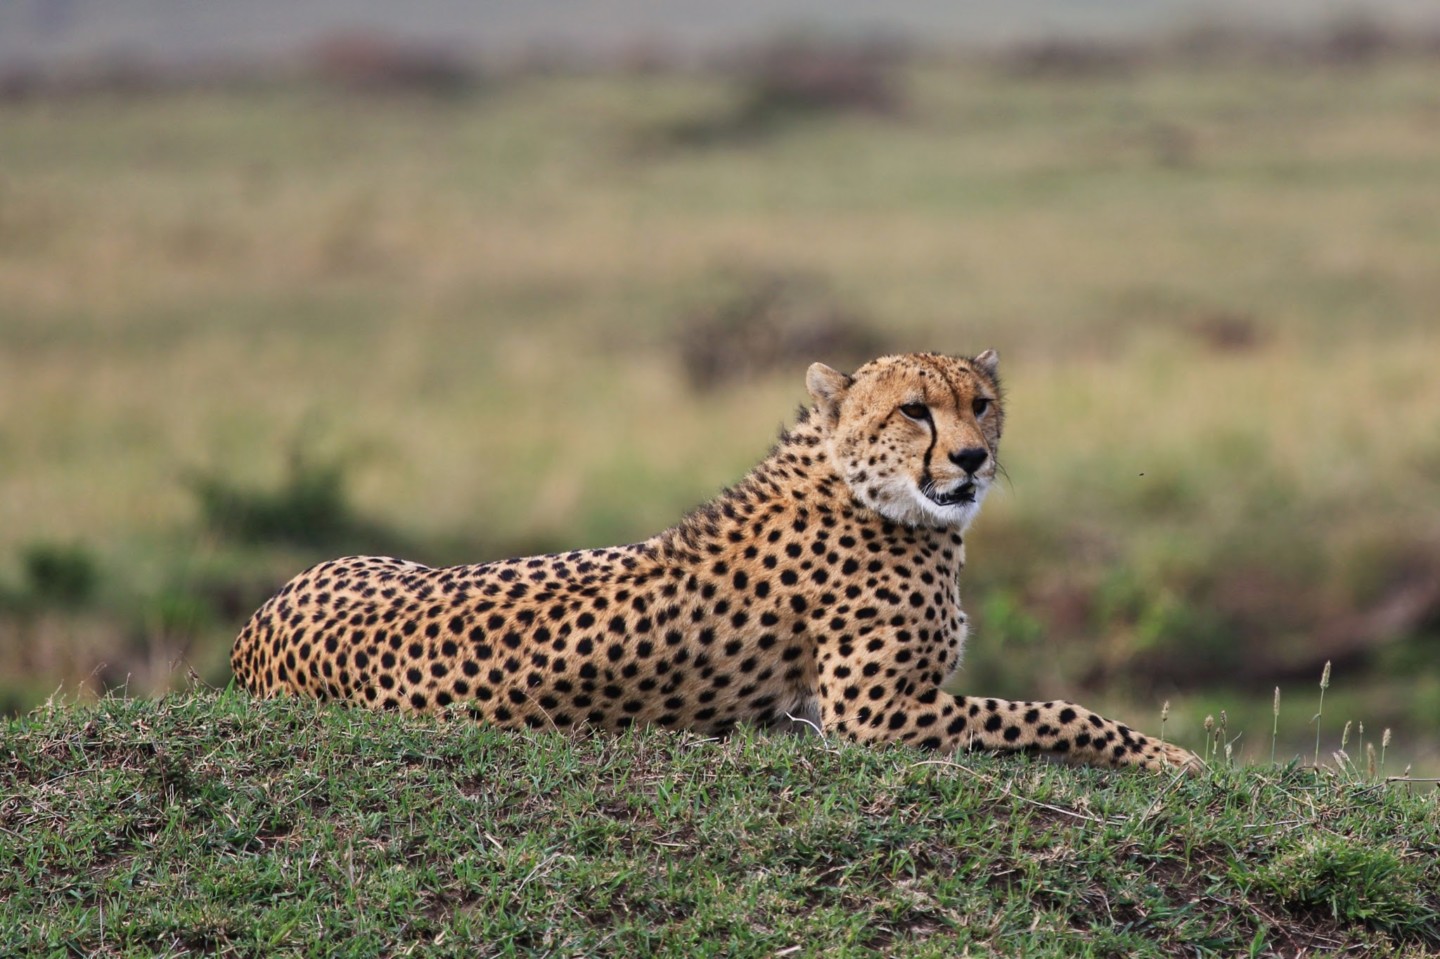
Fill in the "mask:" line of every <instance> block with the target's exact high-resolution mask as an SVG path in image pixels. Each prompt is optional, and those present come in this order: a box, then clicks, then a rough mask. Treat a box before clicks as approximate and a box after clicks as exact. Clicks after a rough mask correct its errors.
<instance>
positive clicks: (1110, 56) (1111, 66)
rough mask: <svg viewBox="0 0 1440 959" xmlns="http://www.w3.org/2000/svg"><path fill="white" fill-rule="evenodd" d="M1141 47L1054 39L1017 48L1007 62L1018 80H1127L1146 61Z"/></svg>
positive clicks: (1009, 55)
mask: <svg viewBox="0 0 1440 959" xmlns="http://www.w3.org/2000/svg"><path fill="white" fill-rule="evenodd" d="M1145 53H1146V51H1145V49H1144V48H1143V47H1141V46H1140V45H1137V44H1133V43H1131V44H1126V43H1113V42H1105V41H1100V40H1086V39H1070V38H1061V37H1054V38H1051V39H1048V40H1041V41H1039V42H1034V43H1021V44H1017V45H1016V46H1015V47H1014V48H1013V49H1011V50H1010V51H1008V52H1007V53H1006V54H1005V55H1004V58H1003V65H1004V67H1005V68H1006V69H1007V71H1008V72H1009V73H1011V74H1014V75H1015V76H1021V77H1036V78H1059V79H1068V80H1077V79H1094V78H1108V77H1116V76H1125V75H1127V74H1129V73H1130V72H1131V71H1133V70H1134V69H1135V68H1136V67H1139V66H1141V65H1142V63H1143V61H1144V59H1145Z"/></svg>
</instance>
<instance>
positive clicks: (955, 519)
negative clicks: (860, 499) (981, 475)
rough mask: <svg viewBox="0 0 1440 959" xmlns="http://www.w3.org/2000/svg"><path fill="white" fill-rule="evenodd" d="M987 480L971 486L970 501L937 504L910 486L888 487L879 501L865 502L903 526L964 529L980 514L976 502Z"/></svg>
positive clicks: (983, 496) (987, 484) (988, 486)
mask: <svg viewBox="0 0 1440 959" xmlns="http://www.w3.org/2000/svg"><path fill="white" fill-rule="evenodd" d="M989 489H990V484H989V483H977V484H976V485H975V501H974V502H973V503H955V504H954V505H951V506H941V505H940V504H939V503H937V502H935V501H934V500H932V499H931V498H930V497H928V496H926V495H925V494H924V493H922V492H920V490H919V489H918V488H917V487H915V486H911V485H908V484H907V485H905V486H903V487H901V488H899V489H891V490H887V491H886V492H887V493H888V494H889V495H887V496H886V497H885V499H884V501H883V502H875V503H866V505H867V506H869V507H870V508H871V509H873V510H875V512H877V513H879V514H880V515H881V516H884V517H885V518H886V519H888V520H891V521H892V522H896V523H900V524H901V525H904V526H929V527H932V528H935V529H952V528H953V529H958V530H960V531H961V532H964V531H965V530H966V529H967V528H968V527H969V526H970V523H971V522H972V521H973V520H974V519H975V517H976V516H978V515H979V513H980V504H981V503H983V502H984V501H985V494H986V493H987V492H989Z"/></svg>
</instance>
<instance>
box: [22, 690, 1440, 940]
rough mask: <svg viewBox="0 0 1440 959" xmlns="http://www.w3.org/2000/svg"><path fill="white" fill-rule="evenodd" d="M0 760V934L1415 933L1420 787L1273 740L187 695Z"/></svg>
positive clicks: (45, 723) (780, 936)
mask: <svg viewBox="0 0 1440 959" xmlns="http://www.w3.org/2000/svg"><path fill="white" fill-rule="evenodd" d="M0 787H3V788H0V796H3V799H0V867H3V868H0V953H3V954H6V955H30V956H68V955H92V956H141V955H144V956H150V955H167V956H169V955H173V956H182V955H254V954H260V953H263V954H266V955H282V956H283V955H356V956H362V955H377V954H392V955H393V954H401V953H408V952H410V951H411V950H415V951H418V952H422V953H424V954H434V955H462V954H463V955H481V956H510V955H541V954H545V955H554V954H559V955H576V954H584V955H615V956H621V955H624V956H644V955H672V956H711V955H713V956H771V955H776V954H787V955H788V954H794V955H806V956H809V955H838V956H866V955H875V956H879V955H885V956H942V955H944V956H948V955H958V954H961V953H962V952H964V950H967V949H968V950H969V951H970V954H973V955H989V954H996V955H1026V956H1080V955H1088V956H1180V955H1184V956H1196V955H1199V956H1235V955H1255V956H1262V955H1294V954H1297V953H1300V952H1309V951H1312V950H1314V951H1324V952H1330V951H1355V952H1363V953H1364V954H1366V955H1376V956H1380V955H1414V956H1419V955H1428V954H1433V950H1434V949H1436V948H1440V896H1437V892H1436V890H1437V889H1440V856H1437V855H1436V853H1437V851H1440V807H1437V804H1436V798H1435V790H1434V787H1433V786H1429V785H1420V784H1414V785H1405V784H1397V783H1390V784H1384V783H1375V782H1370V781H1367V780H1364V779H1354V778H1348V777H1344V776H1338V775H1335V774H1333V773H1330V772H1321V773H1315V772H1313V771H1307V770H1304V769H1299V768H1295V767H1293V766H1291V767H1264V768H1261V767H1253V768H1237V769H1227V768H1216V769H1214V770H1213V771H1212V772H1210V773H1207V774H1205V775H1202V776H1201V777H1199V778H1197V779H1194V780H1188V781H1187V780H1179V779H1173V778H1169V777H1164V776H1151V775H1143V774H1140V775H1132V774H1122V773H1113V772H1103V771H1097V770H1087V769H1070V768H1067V767H1062V766H1054V765H1050V764H1046V763H1040V762H1035V761H1032V760H1028V759H1025V758H1018V757H1012V758H990V757H986V756H963V757H959V758H958V761H949V760H945V761H934V760H933V757H929V756H927V755H925V754H921V753H917V752H912V751H909V750H905V749H898V748H897V749H875V748H864V747H854V746H848V745H837V744H830V743H827V742H823V741H821V740H819V739H817V738H813V737H809V738H798V737H796V738H792V737H783V736H777V737H770V738H767V737H763V736H759V735H754V734H748V733H742V734H740V735H737V736H736V737H735V738H733V739H731V740H729V741H726V742H720V741H714V740H704V739H697V738H694V737H688V736H681V735H674V734H666V733H660V732H654V731H650V732H641V733H633V734H628V735H625V736H621V737H619V738H612V737H608V736H583V735H582V736H562V735H560V734H539V735H520V734H515V733H510V732H504V731H497V730H493V729H486V728H482V727H479V726H476V725H473V724H470V723H467V722H463V721H455V722H435V721H429V720H418V719H414V718H408V717H403V716H397V715H384V714H375V713H369V712H364V711H358V710H347V709H343V708H334V707H331V708H322V707H319V706H317V705H316V704H314V703H310V702H303V701H289V702H285V701H281V702H258V701H254V700H251V699H249V698H248V697H246V696H244V695H241V694H238V693H232V692H224V693H218V694H217V693H213V692H198V693H187V694H182V695H173V696H169V697H165V698H162V699H159V700H152V701H141V700H129V699H119V698H107V699H104V700H102V701H100V702H98V703H95V704H92V705H89V706H85V707H81V708H47V709H42V710H40V711H38V712H36V713H34V714H31V715H29V716H26V717H23V718H18V719H13V720H7V721H6V723H5V725H4V727H3V735H0ZM786 950H794V952H793V953H791V952H785V951H786Z"/></svg>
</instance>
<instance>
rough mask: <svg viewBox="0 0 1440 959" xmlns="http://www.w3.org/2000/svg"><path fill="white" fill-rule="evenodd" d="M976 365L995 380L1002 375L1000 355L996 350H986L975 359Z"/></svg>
mask: <svg viewBox="0 0 1440 959" xmlns="http://www.w3.org/2000/svg"><path fill="white" fill-rule="evenodd" d="M975 365H976V366H978V367H980V369H982V370H984V371H985V374H986V375H987V376H989V377H990V378H991V379H992V380H993V379H995V377H996V376H997V375H999V373H1000V354H999V353H996V352H995V351H994V350H986V351H985V352H984V353H981V354H980V355H979V356H977V357H975Z"/></svg>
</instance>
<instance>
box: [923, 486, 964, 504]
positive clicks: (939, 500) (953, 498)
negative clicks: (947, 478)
mask: <svg viewBox="0 0 1440 959" xmlns="http://www.w3.org/2000/svg"><path fill="white" fill-rule="evenodd" d="M921 492H922V493H924V494H925V498H926V499H928V500H929V501H930V502H932V503H934V504H935V505H936V506H959V505H961V504H963V503H973V502H975V493H976V486H975V483H974V482H968V483H961V484H960V485H959V486H957V487H955V488H954V489H952V490H950V491H948V492H945V493H942V492H940V491H939V490H937V489H936V488H935V487H934V486H929V485H927V486H925V487H923V488H922V489H921Z"/></svg>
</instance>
